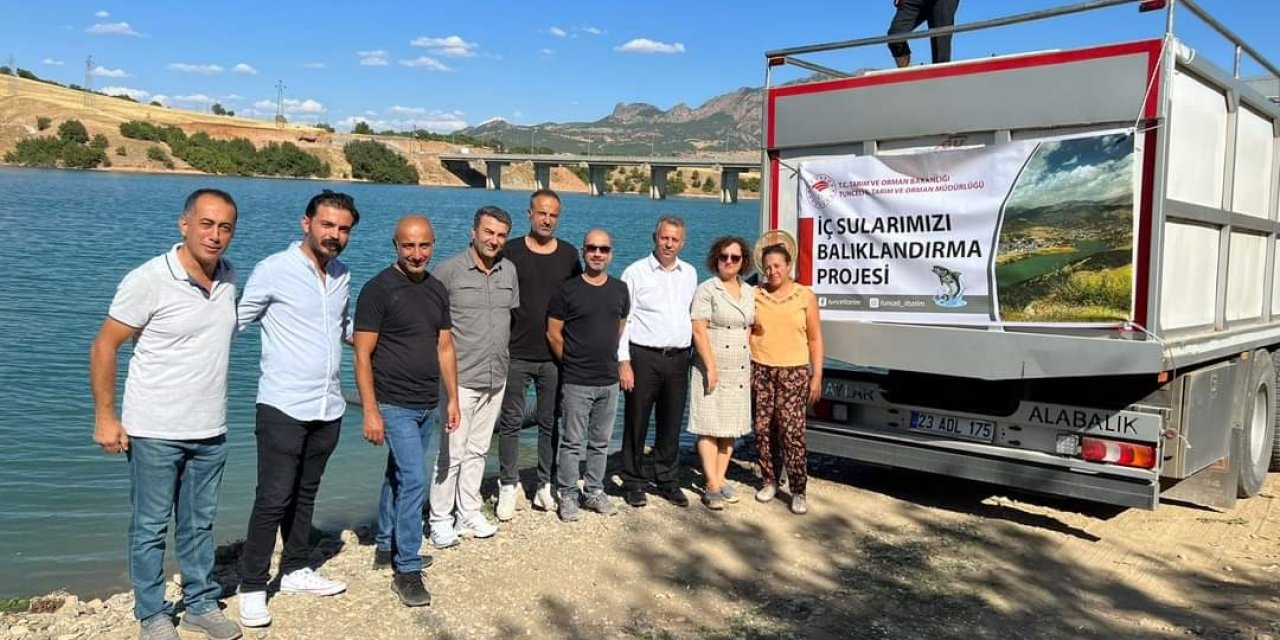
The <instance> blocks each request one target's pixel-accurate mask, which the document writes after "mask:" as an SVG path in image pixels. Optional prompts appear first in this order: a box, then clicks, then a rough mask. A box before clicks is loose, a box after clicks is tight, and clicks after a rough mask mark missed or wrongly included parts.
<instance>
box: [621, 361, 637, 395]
mask: <svg viewBox="0 0 1280 640" xmlns="http://www.w3.org/2000/svg"><path fill="white" fill-rule="evenodd" d="M618 386H619V387H621V388H622V390H623V391H631V390H632V389H635V388H636V375H635V373H633V372H632V371H631V361H630V360H624V361H622V362H619V363H618Z"/></svg>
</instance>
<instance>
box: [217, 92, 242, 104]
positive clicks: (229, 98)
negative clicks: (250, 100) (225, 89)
mask: <svg viewBox="0 0 1280 640" xmlns="http://www.w3.org/2000/svg"><path fill="white" fill-rule="evenodd" d="M222 99H223V100H225V101H227V102H234V101H236V100H244V96H240V95H236V94H234V93H233V94H231V95H226V96H222Z"/></svg>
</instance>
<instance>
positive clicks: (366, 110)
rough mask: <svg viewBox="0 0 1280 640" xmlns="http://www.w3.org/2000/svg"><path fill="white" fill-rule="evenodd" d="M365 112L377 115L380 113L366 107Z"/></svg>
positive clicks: (367, 114) (368, 114) (369, 114)
mask: <svg viewBox="0 0 1280 640" xmlns="http://www.w3.org/2000/svg"><path fill="white" fill-rule="evenodd" d="M364 114H365V115H366V116H376V115H378V112H377V111H374V110H373V109H365V111H364Z"/></svg>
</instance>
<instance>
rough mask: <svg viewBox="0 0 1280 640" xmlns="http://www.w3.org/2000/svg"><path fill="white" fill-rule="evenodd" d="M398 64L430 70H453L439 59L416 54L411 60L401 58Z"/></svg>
mask: <svg viewBox="0 0 1280 640" xmlns="http://www.w3.org/2000/svg"><path fill="white" fill-rule="evenodd" d="M400 64H402V65H404V66H406V67H424V68H426V69H430V70H431V71H453V69H450V68H449V67H447V66H445V65H444V64H443V63H441V62H440V61H439V60H436V59H435V58H428V57H427V56H418V57H416V58H414V59H412V60H401V61H400Z"/></svg>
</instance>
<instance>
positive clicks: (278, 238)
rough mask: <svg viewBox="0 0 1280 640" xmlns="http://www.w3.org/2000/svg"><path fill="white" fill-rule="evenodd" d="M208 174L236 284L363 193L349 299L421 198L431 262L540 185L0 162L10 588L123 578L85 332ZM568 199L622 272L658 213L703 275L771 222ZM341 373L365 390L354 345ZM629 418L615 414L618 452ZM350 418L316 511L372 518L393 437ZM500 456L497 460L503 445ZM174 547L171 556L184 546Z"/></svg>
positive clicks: (247, 368)
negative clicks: (327, 196)
mask: <svg viewBox="0 0 1280 640" xmlns="http://www.w3.org/2000/svg"><path fill="white" fill-rule="evenodd" d="M201 187H214V188H219V189H224V190H226V191H228V192H230V193H231V194H232V196H234V197H235V198H236V201H237V203H238V205H239V208H240V218H239V223H238V227H237V230H236V236H235V240H234V241H233V242H232V244H231V248H230V250H229V251H228V252H227V257H228V258H229V259H230V260H231V261H232V262H233V263H234V264H235V266H236V270H237V272H238V273H239V284H240V285H241V286H243V284H244V282H245V280H246V279H247V278H248V277H249V274H250V272H251V271H252V269H253V266H254V265H255V264H257V262H258V261H259V260H261V259H262V258H264V257H266V256H267V255H269V254H271V253H274V252H276V251H280V250H281V249H283V248H285V247H286V246H287V245H288V243H289V242H291V241H293V240H295V239H298V238H299V237H300V236H301V231H300V228H299V222H298V221H299V219H300V218H301V216H302V212H303V209H304V207H305V205H306V203H307V200H308V199H309V198H310V197H311V196H313V195H315V194H316V193H318V192H319V191H320V189H322V188H330V189H334V190H338V191H345V192H347V193H350V194H351V195H352V196H354V197H355V199H356V205H357V207H358V208H359V209H360V214H361V222H360V224H359V225H358V226H357V227H356V228H355V230H354V232H353V233H352V236H351V242H350V244H349V245H348V246H347V250H346V251H345V252H344V253H343V255H342V260H343V262H345V263H346V264H347V265H348V266H349V267H350V268H351V272H352V278H351V286H352V292H351V302H352V307H353V310H354V304H355V299H356V296H357V295H358V293H359V290H360V287H362V286H363V285H364V283H365V281H366V280H368V279H369V278H370V277H372V276H373V275H375V274H376V273H378V272H379V271H380V270H381V269H383V268H385V267H386V266H387V265H388V264H390V263H391V262H392V261H393V260H394V250H393V248H392V245H391V233H392V230H393V227H394V225H395V221H396V219H397V218H399V217H400V216H401V215H403V214H405V213H408V212H411V211H414V212H421V213H424V214H426V215H427V216H428V217H430V218H431V219H432V221H433V222H434V225H435V230H436V242H437V244H436V249H435V253H434V256H433V258H432V267H434V266H437V265H439V264H440V263H441V262H443V260H444V259H446V258H448V257H449V256H452V255H454V254H456V253H458V252H460V251H462V250H463V249H464V248H465V246H466V243H467V241H468V237H469V236H468V230H469V229H470V226H471V222H472V216H473V214H474V213H475V210H476V209H477V208H479V207H481V206H483V205H488V204H493V205H497V206H500V207H502V208H504V209H506V210H507V211H508V212H510V213H511V216H512V219H513V221H514V223H515V226H514V228H513V229H512V231H511V233H512V236H517V235H521V234H524V233H526V232H528V228H529V225H528V218H527V216H526V215H525V210H526V208H527V205H528V198H529V192H528V191H496V192H495V191H484V190H481V189H460V188H438V187H418V186H389V185H372V184H355V183H339V182H323V181H306V180H270V179H255V178H226V177H214V176H171V175H165V176H161V175H131V174H119V173H98V172H77V171H52V170H49V171H46V170H31V169H0V194H2V195H0V229H2V230H3V239H4V240H3V242H2V243H0V265H2V266H3V274H2V275H0V323H2V325H3V326H4V328H5V331H6V336H5V338H4V339H3V340H0V443H2V444H0V487H3V491H2V492H0V495H2V496H3V497H2V498H0V521H2V522H3V526H0V598H13V597H25V596H31V595H37V594H42V593H45V592H48V591H52V590H54V589H67V590H69V591H71V592H72V593H76V594H80V595H90V596H93V595H103V594H107V593H111V592H116V591H123V590H126V589H127V588H128V587H129V580H128V573H127V570H126V566H125V531H126V529H127V527H128V520H129V511H130V509H129V482H128V473H127V463H126V462H125V458H124V457H123V456H120V455H107V454H104V453H102V451H101V450H100V449H99V448H98V446H97V445H95V444H94V443H93V439H92V436H93V402H92V399H91V397H90V393H89V377H88V360H89V346H90V344H91V343H92V341H93V338H94V336H95V334H96V333H97V330H98V328H99V326H100V325H101V323H102V320H103V318H104V316H105V314H106V311H107V307H108V305H109V303H110V302H111V298H112V295H113V294H114V293H115V288H116V285H117V284H118V283H119V281H120V279H121V278H122V277H123V276H124V275H125V274H126V273H128V272H129V271H130V270H132V269H133V268H135V267H137V266H138V265H140V264H142V263H143V262H145V261H146V260H147V259H149V258H151V257H154V256H156V255H158V254H160V253H163V252H165V251H167V250H168V249H169V248H170V247H171V246H172V245H173V244H174V243H176V242H177V241H178V239H179V237H178V229H177V217H178V213H179V210H180V209H181V206H182V202H183V199H184V198H185V197H186V196H187V194H189V193H190V192H191V191H193V190H195V189H197V188H201ZM562 198H563V214H562V216H561V221H560V227H559V230H558V232H557V235H558V236H559V237H560V238H562V239H565V240H568V241H570V242H571V243H572V244H574V245H575V246H577V245H579V244H580V243H581V239H582V235H583V234H584V233H585V232H586V231H587V229H589V228H591V227H597V226H598V227H602V228H604V229H606V230H608V231H609V232H610V233H612V234H613V237H614V247H615V249H616V251H615V257H614V260H613V264H612V265H611V267H610V273H612V274H614V275H615V276H616V275H619V274H621V273H622V270H623V269H624V268H625V267H626V265H628V264H630V263H631V262H632V261H634V260H636V259H639V258H640V257H642V256H644V255H645V254H646V253H648V252H649V251H650V249H651V248H652V240H651V237H650V234H651V232H652V231H653V224H654V222H655V221H656V220H657V218H658V216H659V215H661V214H663V213H674V214H676V215H679V216H681V217H683V218H684V219H685V221H686V223H687V225H688V235H687V239H686V242H685V249H684V252H683V253H682V254H681V257H682V258H683V259H685V260H686V261H688V262H690V263H692V264H693V265H694V266H695V267H697V268H698V271H699V274H700V275H699V280H702V279H703V278H706V277H708V275H709V274H708V273H707V271H706V268H705V267H704V266H702V263H703V261H704V257H705V256H706V252H707V249H708V247H709V246H710V243H711V240H712V239H714V238H715V237H717V236H721V235H726V234H734V235H741V236H743V237H745V238H747V239H748V240H749V241H752V242H754V240H755V238H756V236H757V235H758V232H759V223H758V212H759V202H758V201H755V200H748V201H743V202H740V203H737V204H732V205H722V204H720V203H719V202H718V201H717V200H716V199H713V198H672V199H669V200H665V201H656V200H649V199H647V198H642V197H637V196H606V197H599V198H593V197H589V196H586V195H584V194H563V195H562ZM128 353H129V348H128V347H127V346H126V347H125V348H123V349H122V350H121V357H120V378H119V381H118V383H117V387H118V390H117V392H118V393H117V395H119V392H120V391H123V388H124V370H125V366H126V364H127V362H128ZM258 353H259V342H258V329H257V328H251V329H249V330H247V331H246V332H245V333H243V334H241V335H240V336H239V337H238V338H237V339H236V340H235V341H234V342H233V344H232V350H231V369H230V381H229V392H228V399H227V401H228V405H227V417H228V439H229V442H230V456H229V458H228V462H227V467H226V471H225V474H224V478H223V484H222V497H221V503H220V507H219V515H218V519H217V527H216V532H217V538H218V541H219V542H227V541H231V540H237V539H241V538H243V537H244V533H245V525H246V522H247V520H248V516H249V509H250V507H251V506H252V499H253V490H254V485H255V482H256V457H255V456H256V454H255V451H254V437H253V421H254V398H255V395H256V393H257V384H258ZM343 380H344V388H345V390H346V391H347V392H348V395H349V396H353V395H354V389H355V385H354V382H353V378H352V371H351V354H350V350H347V354H346V357H345V362H344V364H343ZM117 406H118V403H117ZM619 409H621V403H619ZM621 431H622V429H621V425H620V422H619V423H618V426H617V427H616V428H615V432H614V436H615V444H614V447H613V450H616V449H617V448H618V444H617V442H618V439H619V437H620V436H621ZM342 432H343V433H342V437H341V441H340V443H339V445H338V450H337V451H336V452H335V453H334V455H333V458H332V459H331V460H330V462H329V466H328V469H327V471H326V473H325V477H324V482H323V483H322V484H321V489H320V495H319V498H318V501H317V508H316V524H317V526H319V527H324V528H338V527H342V526H349V525H355V524H367V523H371V522H372V521H373V517H374V515H375V513H376V509H377V499H378V490H379V487H380V485H381V482H382V470H383V464H384V461H385V455H386V449H384V448H375V447H372V446H370V445H369V444H368V443H366V442H365V441H364V439H363V438H362V436H361V419H360V409H359V407H356V406H351V407H349V408H348V410H347V414H346V418H345V419H344V421H343V427H342ZM535 432H536V429H527V430H525V432H524V434H523V436H522V438H527V440H524V441H522V445H521V447H522V452H521V457H522V460H523V461H524V462H522V467H528V466H530V465H531V464H532V456H531V454H532V453H533V449H534V447H535V442H534V441H535V440H536V437H535ZM494 449H496V447H494ZM489 463H490V470H489V475H493V474H494V473H495V472H496V450H491V452H490V456H489ZM513 526H518V523H517V524H516V525H513ZM170 549H172V547H170ZM168 555H169V556H170V562H171V563H172V555H173V554H172V553H169V554H168Z"/></svg>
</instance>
